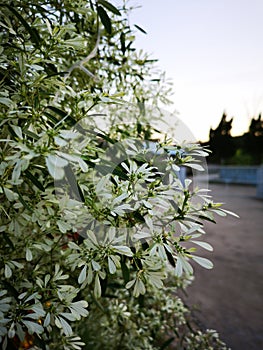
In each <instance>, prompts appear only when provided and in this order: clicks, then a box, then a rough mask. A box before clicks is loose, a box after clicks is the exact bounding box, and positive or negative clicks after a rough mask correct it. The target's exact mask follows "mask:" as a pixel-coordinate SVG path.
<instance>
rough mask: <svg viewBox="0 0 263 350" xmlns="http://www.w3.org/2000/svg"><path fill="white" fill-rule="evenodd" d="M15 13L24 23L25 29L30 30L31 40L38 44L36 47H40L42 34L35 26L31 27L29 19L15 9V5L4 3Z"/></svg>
mask: <svg viewBox="0 0 263 350" xmlns="http://www.w3.org/2000/svg"><path fill="white" fill-rule="evenodd" d="M4 6H6V7H7V8H8V9H9V10H10V11H11V12H13V14H14V15H15V16H16V18H17V19H18V20H19V21H20V22H21V23H22V25H23V26H24V27H25V29H26V30H27V31H28V33H29V35H30V37H31V40H32V42H33V43H35V44H36V47H40V36H39V34H38V32H37V30H36V28H35V27H33V28H31V26H30V25H29V24H28V23H27V21H26V20H25V19H24V18H23V16H22V15H21V14H20V13H19V12H18V11H16V9H14V7H12V6H10V5H8V4H4Z"/></svg>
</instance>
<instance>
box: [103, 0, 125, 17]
mask: <svg viewBox="0 0 263 350" xmlns="http://www.w3.org/2000/svg"><path fill="white" fill-rule="evenodd" d="M98 3H99V4H101V5H102V6H103V7H105V8H106V9H107V10H109V11H111V12H112V13H114V14H115V15H117V16H121V13H120V11H119V10H118V9H117V8H116V7H115V6H113V5H112V4H111V3H109V2H108V1H105V0H99V1H98Z"/></svg>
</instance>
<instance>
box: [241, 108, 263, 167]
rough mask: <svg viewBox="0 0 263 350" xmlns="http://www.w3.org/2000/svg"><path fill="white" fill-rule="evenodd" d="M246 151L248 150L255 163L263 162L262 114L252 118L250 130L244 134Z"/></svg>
mask: <svg viewBox="0 0 263 350" xmlns="http://www.w3.org/2000/svg"><path fill="white" fill-rule="evenodd" d="M244 151H245V152H248V153H249V154H250V155H251V156H252V158H253V161H254V163H255V164H260V163H262V162H263V120H262V117H261V114H259V116H258V118H257V119H256V118H252V120H251V123H250V126H249V131H248V132H247V133H246V134H245V135H244Z"/></svg>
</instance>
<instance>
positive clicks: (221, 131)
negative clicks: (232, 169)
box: [209, 113, 235, 163]
mask: <svg viewBox="0 0 263 350" xmlns="http://www.w3.org/2000/svg"><path fill="white" fill-rule="evenodd" d="M232 122H233V118H231V119H230V120H229V121H227V115H226V113H223V115H222V118H221V121H220V123H219V125H218V127H217V128H216V129H212V128H211V129H210V133H209V146H210V149H211V151H212V154H211V156H210V157H209V160H210V161H212V162H215V163H225V162H226V161H227V159H229V158H230V157H232V156H233V155H234V154H235V144H234V140H233V137H232V136H231V128H232Z"/></svg>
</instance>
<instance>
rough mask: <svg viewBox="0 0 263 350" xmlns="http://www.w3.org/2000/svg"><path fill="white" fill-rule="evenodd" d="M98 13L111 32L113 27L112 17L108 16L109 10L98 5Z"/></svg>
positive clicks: (105, 26) (107, 29)
mask: <svg viewBox="0 0 263 350" xmlns="http://www.w3.org/2000/svg"><path fill="white" fill-rule="evenodd" d="M98 15H99V17H100V19H101V22H102V24H103V26H104V28H105V29H106V31H107V32H108V33H109V34H111V32H112V28H111V20H110V17H109V16H108V14H107V12H106V11H105V10H104V8H103V7H101V6H98Z"/></svg>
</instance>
